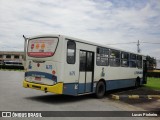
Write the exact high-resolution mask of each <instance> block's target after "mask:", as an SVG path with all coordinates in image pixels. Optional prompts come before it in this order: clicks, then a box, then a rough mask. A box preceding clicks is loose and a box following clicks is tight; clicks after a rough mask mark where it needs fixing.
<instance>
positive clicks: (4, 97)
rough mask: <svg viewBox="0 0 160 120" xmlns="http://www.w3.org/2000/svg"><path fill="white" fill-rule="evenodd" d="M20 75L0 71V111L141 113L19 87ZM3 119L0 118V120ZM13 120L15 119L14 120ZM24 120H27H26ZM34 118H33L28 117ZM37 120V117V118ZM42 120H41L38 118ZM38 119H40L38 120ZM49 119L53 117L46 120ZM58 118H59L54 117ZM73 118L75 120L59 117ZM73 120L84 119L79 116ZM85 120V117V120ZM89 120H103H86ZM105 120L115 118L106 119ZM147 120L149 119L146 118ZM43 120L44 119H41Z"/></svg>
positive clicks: (122, 106) (109, 103)
mask: <svg viewBox="0 0 160 120" xmlns="http://www.w3.org/2000/svg"><path fill="white" fill-rule="evenodd" d="M23 79H24V72H16V71H0V111H142V110H143V109H141V108H138V107H134V106H132V105H128V104H125V103H122V102H120V101H114V100H111V99H108V98H107V97H104V98H103V99H96V98H94V97H93V96H91V95H85V96H78V97H73V96H65V95H54V94H51V93H44V92H42V91H38V90H33V89H27V88H23V87H22V82H23ZM2 119H5V118H0V120H2ZM12 119H13V118H12ZM14 119H15V120H17V118H14ZM26 119H28V118H26ZM30 119H36V118H30ZM38 119H40V118H38ZM41 119H44V118H41ZM41 119H40V120H41ZM47 119H52V120H53V118H47ZM56 119H61V118H59V117H58V118H56ZM63 119H75V118H69V117H67V118H63ZM77 119H84V118H82V117H79V118H77ZM85 119H86V118H85ZM87 119H91V120H97V119H102V120H106V118H103V117H100V118H96V117H95V118H87ZM107 119H109V120H112V119H117V118H116V117H113V118H111V117H110V118H109V117H108V118H107ZM120 119H123V120H128V119H131V120H135V119H136V120H139V119H140V120H144V119H145V120H146V118H142V117H141V118H139V117H132V118H127V117H124V118H120ZM149 119H150V118H149ZM45 120H46V118H45Z"/></svg>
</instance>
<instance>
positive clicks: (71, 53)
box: [67, 40, 76, 64]
mask: <svg viewBox="0 0 160 120" xmlns="http://www.w3.org/2000/svg"><path fill="white" fill-rule="evenodd" d="M75 56H76V43H75V42H74V41H72V40H69V41H68V42H67V63H68V64H75V61H76V60H75V58H76V57H75Z"/></svg>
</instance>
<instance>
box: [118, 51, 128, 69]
mask: <svg viewBox="0 0 160 120" xmlns="http://www.w3.org/2000/svg"><path fill="white" fill-rule="evenodd" d="M122 54H127V58H122ZM120 59H121V61H120V62H121V67H129V53H128V52H123V51H121V57H120ZM122 61H127V66H126V65H124V64H122Z"/></svg>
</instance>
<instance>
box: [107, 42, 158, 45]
mask: <svg viewBox="0 0 160 120" xmlns="http://www.w3.org/2000/svg"><path fill="white" fill-rule="evenodd" d="M132 43H137V42H126V43H113V44H106V45H118V44H132ZM140 43H147V44H160V43H152V42H139V44H140Z"/></svg>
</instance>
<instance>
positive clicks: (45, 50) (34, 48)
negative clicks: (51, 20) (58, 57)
mask: <svg viewBox="0 0 160 120" xmlns="http://www.w3.org/2000/svg"><path fill="white" fill-rule="evenodd" d="M57 44H58V38H35V39H31V40H29V43H28V56H30V57H51V56H53V55H54V53H55V51H56V47H57Z"/></svg>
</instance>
